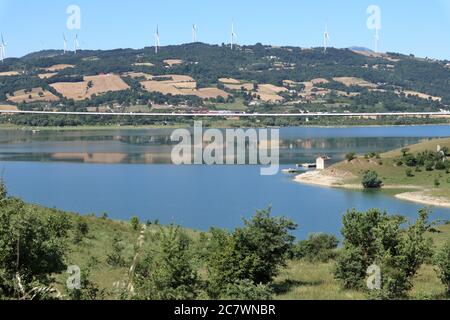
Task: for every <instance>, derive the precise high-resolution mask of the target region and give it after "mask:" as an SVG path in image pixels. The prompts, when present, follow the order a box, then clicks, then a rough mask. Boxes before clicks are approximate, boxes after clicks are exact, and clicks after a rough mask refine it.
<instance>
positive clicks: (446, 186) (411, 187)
mask: <svg viewBox="0 0 450 320" xmlns="http://www.w3.org/2000/svg"><path fill="white" fill-rule="evenodd" d="M438 145H440V146H441V147H444V146H447V147H450V138H446V139H434V140H427V141H423V142H421V143H418V144H415V145H412V146H409V149H410V151H409V153H410V154H413V155H415V154H417V153H419V152H422V151H425V150H429V151H436V149H437V146H438ZM401 158H402V153H401V151H400V149H398V150H394V151H391V152H387V153H383V154H381V155H380V159H376V158H373V159H365V158H364V157H362V156H360V157H358V158H357V159H355V160H353V161H351V162H350V163H349V162H347V161H344V162H340V163H338V164H336V165H334V166H332V168H335V169H339V170H342V171H347V172H351V173H352V174H353V175H354V176H356V178H352V179H348V180H346V181H345V183H349V184H358V185H359V184H361V179H362V176H363V175H364V173H365V172H366V171H368V170H373V171H376V172H377V173H378V175H379V176H380V178H381V179H382V181H383V184H384V189H382V190H383V192H386V193H387V194H390V195H395V194H398V193H402V192H413V191H426V192H427V193H429V194H431V195H435V196H440V197H446V198H450V174H447V173H446V172H445V170H433V171H426V170H425V168H424V167H421V171H420V172H417V171H416V170H415V167H407V166H406V165H402V166H398V165H397V160H398V159H401ZM408 169H410V170H411V171H412V174H413V176H412V177H407V175H406V170H408ZM435 179H438V180H439V181H440V183H441V184H440V186H439V187H438V188H437V187H436V186H435V184H434V182H435Z"/></svg>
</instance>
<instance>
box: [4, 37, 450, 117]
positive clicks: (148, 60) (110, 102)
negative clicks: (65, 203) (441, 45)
mask: <svg viewBox="0 0 450 320" xmlns="http://www.w3.org/2000/svg"><path fill="white" fill-rule="evenodd" d="M449 83H450V64H449V62H448V61H438V60H431V59H421V58H416V57H414V56H412V55H402V54H397V53H386V54H379V53H374V52H372V51H369V50H363V49H361V48H357V47H353V48H350V49H333V48H331V49H328V50H327V51H326V52H324V51H323V48H311V49H305V48H299V47H274V46H267V45H262V44H256V45H252V46H238V47H236V48H235V49H234V50H231V49H230V48H229V47H228V46H225V45H221V46H219V45H208V44H203V43H192V44H185V45H178V46H167V47H163V48H161V49H160V50H159V52H158V54H156V53H155V51H154V48H144V49H139V50H135V49H117V50H108V51H99V50H97V51H92V50H86V51H79V52H77V54H75V53H67V54H64V53H63V52H62V51H58V50H48V51H41V52H36V53H31V54H29V55H26V56H24V57H22V58H11V59H6V60H5V63H4V64H3V65H1V66H0V103H1V104H3V105H10V104H12V105H14V106H15V107H17V108H19V109H22V110H61V111H96V110H99V109H101V110H105V111H110V112H114V111H121V112H124V111H125V112H126V111H130V108H131V107H136V106H141V107H144V108H138V109H139V110H144V111H146V110H151V109H154V110H160V111H161V112H176V111H179V110H183V111H192V112H195V111H196V110H202V111H205V110H240V111H247V112H255V111H258V112H265V111H269V112H270V111H276V112H291V113H292V112H325V111H326V112H393V111H399V112H405V111H411V112H422V111H440V110H447V109H448V105H450V91H449V90H448V87H449ZM134 109H136V108H134Z"/></svg>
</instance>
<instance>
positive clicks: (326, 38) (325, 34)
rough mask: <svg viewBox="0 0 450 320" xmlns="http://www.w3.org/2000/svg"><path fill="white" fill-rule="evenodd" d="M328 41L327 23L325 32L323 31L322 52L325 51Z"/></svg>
mask: <svg viewBox="0 0 450 320" xmlns="http://www.w3.org/2000/svg"><path fill="white" fill-rule="evenodd" d="M328 41H330V34H329V33H328V24H326V25H325V32H324V33H323V52H327V49H328Z"/></svg>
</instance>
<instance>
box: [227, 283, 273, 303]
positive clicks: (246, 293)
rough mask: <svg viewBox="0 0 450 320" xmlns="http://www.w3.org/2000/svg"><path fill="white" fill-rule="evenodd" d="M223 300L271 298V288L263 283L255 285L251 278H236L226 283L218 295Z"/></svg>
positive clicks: (263, 299)
mask: <svg viewBox="0 0 450 320" xmlns="http://www.w3.org/2000/svg"><path fill="white" fill-rule="evenodd" d="M220 299H223V300H250V301H251V300H262V301H267V300H272V299H273V290H272V289H271V288H270V287H269V286H267V285H264V284H258V285H255V284H254V283H253V282H252V281H251V280H248V279H247V280H238V281H236V282H234V283H230V284H227V285H226V286H225V288H224V290H223V293H222V294H221V296H220Z"/></svg>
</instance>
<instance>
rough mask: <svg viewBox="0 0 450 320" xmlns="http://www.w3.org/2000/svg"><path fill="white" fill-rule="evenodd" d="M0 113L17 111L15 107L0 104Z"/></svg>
mask: <svg viewBox="0 0 450 320" xmlns="http://www.w3.org/2000/svg"><path fill="white" fill-rule="evenodd" d="M0 110H1V111H18V110H19V109H18V108H17V107H16V106H13V105H10V104H0Z"/></svg>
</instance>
